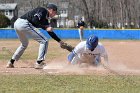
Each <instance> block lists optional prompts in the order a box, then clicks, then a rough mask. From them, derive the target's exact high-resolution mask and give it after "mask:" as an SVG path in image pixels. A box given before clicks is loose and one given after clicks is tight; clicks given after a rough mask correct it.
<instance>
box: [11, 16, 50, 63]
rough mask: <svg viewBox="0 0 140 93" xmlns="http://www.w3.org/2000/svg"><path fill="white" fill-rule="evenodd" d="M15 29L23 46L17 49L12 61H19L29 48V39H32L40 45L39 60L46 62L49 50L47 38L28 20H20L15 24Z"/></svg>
mask: <svg viewBox="0 0 140 93" xmlns="http://www.w3.org/2000/svg"><path fill="white" fill-rule="evenodd" d="M14 29H15V31H16V33H17V35H18V38H19V40H20V42H21V45H20V46H19V47H18V48H17V50H16V52H15V53H14V55H13V56H12V59H14V60H16V61H17V60H19V58H20V57H21V56H22V54H23V53H24V51H25V49H26V48H27V46H28V43H29V41H28V37H30V38H33V39H34V40H36V41H37V42H39V44H40V46H39V53H38V58H37V60H38V61H40V60H45V55H46V52H47V48H48V40H47V38H46V37H45V36H44V35H43V34H42V33H41V32H40V31H39V30H38V29H37V28H36V27H34V26H33V25H32V24H31V23H30V22H29V21H28V20H26V19H21V18H18V19H17V20H16V22H15V23H14Z"/></svg>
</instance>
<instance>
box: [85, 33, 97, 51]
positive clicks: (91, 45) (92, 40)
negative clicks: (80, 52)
mask: <svg viewBox="0 0 140 93" xmlns="http://www.w3.org/2000/svg"><path fill="white" fill-rule="evenodd" d="M97 45H98V37H97V36H95V35H91V36H89V37H88V38H87V41H86V47H87V48H88V49H89V50H91V51H93V50H94V49H95V48H96V47H97Z"/></svg>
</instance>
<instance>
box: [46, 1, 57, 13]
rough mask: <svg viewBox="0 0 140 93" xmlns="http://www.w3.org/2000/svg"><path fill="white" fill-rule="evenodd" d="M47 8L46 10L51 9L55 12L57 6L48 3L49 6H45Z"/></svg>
mask: <svg viewBox="0 0 140 93" xmlns="http://www.w3.org/2000/svg"><path fill="white" fill-rule="evenodd" d="M47 8H48V9H53V10H54V11H56V12H57V5H55V4H53V3H49V4H48V5H47Z"/></svg>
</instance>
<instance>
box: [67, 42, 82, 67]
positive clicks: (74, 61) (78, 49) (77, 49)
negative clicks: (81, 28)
mask: <svg viewBox="0 0 140 93" xmlns="http://www.w3.org/2000/svg"><path fill="white" fill-rule="evenodd" d="M81 50H82V47H81V43H79V44H78V45H77V46H76V47H75V48H74V50H73V51H72V52H71V53H70V54H69V55H68V61H69V62H70V63H71V64H77V63H78V60H79V58H78V54H79V53H80V52H81Z"/></svg>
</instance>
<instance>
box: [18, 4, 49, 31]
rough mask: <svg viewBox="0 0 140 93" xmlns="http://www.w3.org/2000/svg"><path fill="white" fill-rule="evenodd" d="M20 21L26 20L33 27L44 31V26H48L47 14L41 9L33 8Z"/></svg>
mask: <svg viewBox="0 0 140 93" xmlns="http://www.w3.org/2000/svg"><path fill="white" fill-rule="evenodd" d="M20 18H22V19H27V20H28V21H29V22H30V23H31V24H32V25H33V26H34V27H37V28H42V29H44V30H45V29H46V26H48V25H49V22H48V19H49V13H48V11H47V10H46V9H45V8H43V7H38V8H35V9H33V10H31V11H29V12H27V13H26V14H25V15H23V16H21V17H20Z"/></svg>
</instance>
